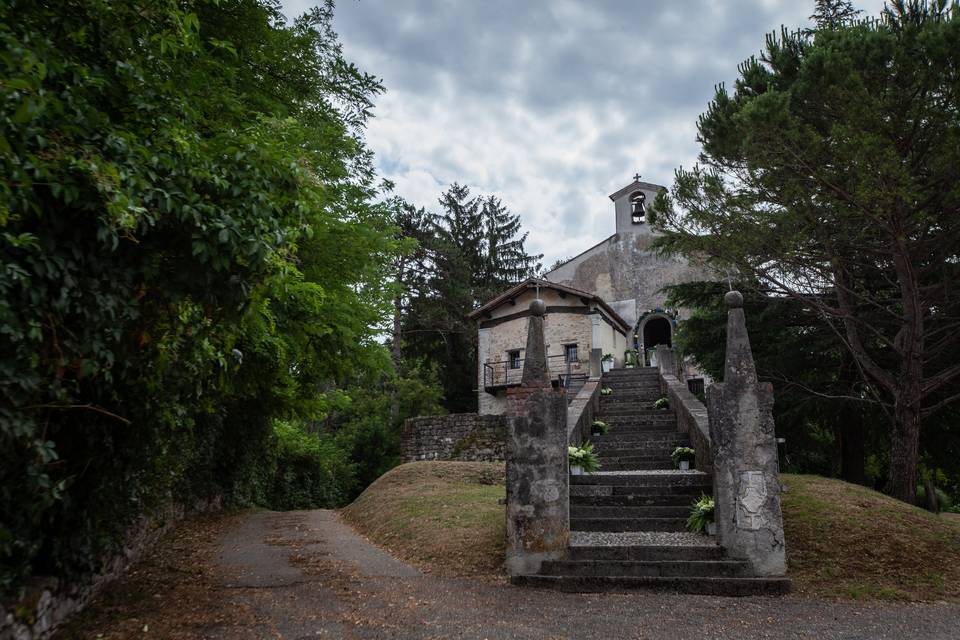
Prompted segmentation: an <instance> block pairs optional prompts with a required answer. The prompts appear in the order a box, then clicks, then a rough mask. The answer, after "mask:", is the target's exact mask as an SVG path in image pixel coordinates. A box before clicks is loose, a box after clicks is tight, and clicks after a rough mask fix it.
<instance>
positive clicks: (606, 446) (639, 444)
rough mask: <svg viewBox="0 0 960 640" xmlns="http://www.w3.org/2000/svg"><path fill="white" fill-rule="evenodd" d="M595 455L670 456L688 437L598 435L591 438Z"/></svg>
mask: <svg viewBox="0 0 960 640" xmlns="http://www.w3.org/2000/svg"><path fill="white" fill-rule="evenodd" d="M591 442H592V443H593V447H594V450H595V451H596V453H597V455H601V456H604V457H607V458H614V457H626V456H631V457H632V456H666V457H668V458H669V457H670V454H672V453H673V450H674V449H676V448H677V447H685V446H687V445H689V443H690V439H689V438H678V437H673V438H650V439H645V438H623V439H615V440H600V437H599V436H594V437H593V439H591Z"/></svg>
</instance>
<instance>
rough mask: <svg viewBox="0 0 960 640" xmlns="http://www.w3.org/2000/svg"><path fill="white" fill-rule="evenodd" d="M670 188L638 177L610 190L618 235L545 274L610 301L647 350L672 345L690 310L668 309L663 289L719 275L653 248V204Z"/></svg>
mask: <svg viewBox="0 0 960 640" xmlns="http://www.w3.org/2000/svg"><path fill="white" fill-rule="evenodd" d="M664 189H665V187H663V186H661V185H658V184H651V183H649V182H641V181H640V176H639V174H638V175H636V176H634V180H633V182H631V183H630V184H628V185H627V186H625V187H623V188H622V189H620V190H619V191H616V192H614V193H612V194H610V200H612V201H613V209H614V219H615V221H616V226H615V231H614V233H613V235H611V236H610V237H609V238H607V239H606V240H603V241H601V242H600V243H599V244H596V245H594V246H592V247H590V248H589V249H587V250H586V251H584V252H583V253H580V254H579V255H576V256H574V257H573V258H570V259H569V260H567V261H566V262H565V263H563V264H561V265H560V266H558V267H556V268H555V269H553V270H552V271H549V272H547V273H546V274H544V277H545V278H546V279H547V280H549V281H551V282H555V283H557V284H562V285H565V286H568V287H574V288H576V289H581V290H583V291H587V292H590V293H592V294H594V295H596V296H598V297H600V298H602V299H604V300H606V301H607V302H608V303H609V305H610V306H611V307H613V309H615V310H616V311H617V313H618V314H619V315H620V316H621V317H622V318H623V319H624V320H626V321H627V322H628V323H629V324H630V325H631V326H632V327H633V336H635V339H633V340H631V343H632V344H631V346H635V347H636V348H637V349H640V352H641V353H643V352H644V349H650V348H652V347H655V346H656V345H658V344H666V345H671V346H672V337H673V330H674V328H675V327H676V326H677V322H678V321H679V320H682V319H683V318H684V317H686V315H687V313H688V312H687V310H685V309H667V308H666V294H665V293H663V292H661V291H660V290H661V289H662V288H663V287H665V286H667V285H672V284H680V283H682V282H691V281H699V280H711V279H715V276H711V274H710V272H709V271H708V270H707V269H706V267H705V266H704V265H699V264H693V263H690V262H688V261H687V260H685V259H683V258H681V257H676V256H669V257H664V256H659V255H657V254H656V253H655V252H654V251H653V250H652V249H651V245H652V243H653V240H654V238H655V236H656V232H655V231H654V230H653V228H652V227H651V226H650V225H649V224H647V208H648V207H649V206H650V204H652V203H653V200H654V198H656V197H657V194H658V193H659V192H660V191H662V190H664ZM633 336H631V337H633Z"/></svg>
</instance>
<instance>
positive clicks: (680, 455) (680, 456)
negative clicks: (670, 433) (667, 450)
mask: <svg viewBox="0 0 960 640" xmlns="http://www.w3.org/2000/svg"><path fill="white" fill-rule="evenodd" d="M695 457H696V452H695V451H694V450H693V449H691V448H690V447H677V448H676V449H674V450H673V453H671V454H670V459H671V460H673V466H674V467H677V468H682V466H683V465H681V463H682V462H686V463H687V465H689V464H690V463H691V462H693V461H694V458H695Z"/></svg>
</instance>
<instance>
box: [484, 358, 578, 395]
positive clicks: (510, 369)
mask: <svg viewBox="0 0 960 640" xmlns="http://www.w3.org/2000/svg"><path fill="white" fill-rule="evenodd" d="M547 368H548V369H549V370H550V379H551V380H558V381H559V382H560V385H561V386H563V384H564V382H565V381H566V380H567V379H568V378H570V377H571V376H576V375H581V374H585V373H588V372H589V369H590V363H589V362H581V361H580V360H567V358H566V356H564V355H556V356H547ZM522 377H523V358H518V359H514V360H499V361H497V362H484V363H483V388H484V389H485V390H486V391H495V390H497V389H504V388H506V387H513V386H516V385H519V384H520V379H521V378H522Z"/></svg>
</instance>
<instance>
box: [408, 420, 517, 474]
mask: <svg viewBox="0 0 960 640" xmlns="http://www.w3.org/2000/svg"><path fill="white" fill-rule="evenodd" d="M506 428H507V427H506V418H505V417H503V416H499V415H495V416H481V415H477V414H475V413H455V414H452V415H447V416H422V417H418V418H410V419H408V420H407V421H406V422H404V425H403V434H402V436H401V440H400V456H401V459H402V460H403V461H404V462H414V461H417V460H462V461H470V462H480V461H491V462H492V461H502V460H504V459H505V451H504V447H505V446H506V437H507V436H506Z"/></svg>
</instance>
